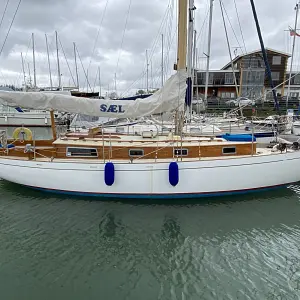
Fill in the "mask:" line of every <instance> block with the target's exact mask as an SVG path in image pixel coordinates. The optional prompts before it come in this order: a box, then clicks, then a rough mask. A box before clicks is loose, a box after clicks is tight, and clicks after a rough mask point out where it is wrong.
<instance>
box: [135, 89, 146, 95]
mask: <svg viewBox="0 0 300 300" xmlns="http://www.w3.org/2000/svg"><path fill="white" fill-rule="evenodd" d="M136 94H137V95H144V94H146V92H145V91H144V90H138V91H137V92H136Z"/></svg>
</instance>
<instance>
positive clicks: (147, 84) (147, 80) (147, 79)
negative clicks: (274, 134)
mask: <svg viewBox="0 0 300 300" xmlns="http://www.w3.org/2000/svg"><path fill="white" fill-rule="evenodd" d="M146 64H147V69H146V87H147V88H146V89H147V94H149V61H148V50H146Z"/></svg>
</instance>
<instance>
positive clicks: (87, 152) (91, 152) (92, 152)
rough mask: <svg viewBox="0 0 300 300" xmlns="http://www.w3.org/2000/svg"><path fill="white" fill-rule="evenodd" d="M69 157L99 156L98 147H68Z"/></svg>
mask: <svg viewBox="0 0 300 300" xmlns="http://www.w3.org/2000/svg"><path fill="white" fill-rule="evenodd" d="M66 155H67V157H71V156H72V157H97V156H98V153H97V149H95V148H71V147H68V148H67V154H66Z"/></svg>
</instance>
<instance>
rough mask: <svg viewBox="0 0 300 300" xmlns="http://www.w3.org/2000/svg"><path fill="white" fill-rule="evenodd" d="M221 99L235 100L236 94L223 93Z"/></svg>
mask: <svg viewBox="0 0 300 300" xmlns="http://www.w3.org/2000/svg"><path fill="white" fill-rule="evenodd" d="M221 98H223V99H234V98H235V93H230V92H222V93H221Z"/></svg>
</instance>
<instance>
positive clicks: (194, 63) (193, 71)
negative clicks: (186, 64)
mask: <svg viewBox="0 0 300 300" xmlns="http://www.w3.org/2000/svg"><path fill="white" fill-rule="evenodd" d="M196 43H197V31H196V30H194V41H193V58H192V59H193V62H192V96H193V95H194V85H195V79H196V81H197V77H196V74H197V71H196ZM196 94H198V90H197V93H196ZM192 102H193V101H191V109H190V120H192V108H193V106H192Z"/></svg>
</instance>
